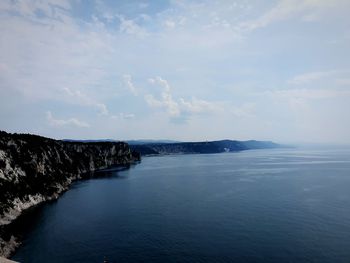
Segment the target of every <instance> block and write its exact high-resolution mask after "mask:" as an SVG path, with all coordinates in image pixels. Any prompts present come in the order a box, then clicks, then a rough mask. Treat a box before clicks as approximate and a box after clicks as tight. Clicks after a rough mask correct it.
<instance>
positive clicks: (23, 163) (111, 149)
mask: <svg viewBox="0 0 350 263" xmlns="http://www.w3.org/2000/svg"><path fill="white" fill-rule="evenodd" d="M139 160H140V155H139V154H137V153H136V152H133V151H132V150H131V149H130V148H129V145H128V144H127V143H124V142H93V143H92V142H86V143H85V142H67V141H59V140H53V139H49V138H44V137H40V136H35V135H29V134H9V133H6V132H2V131H0V255H5V256H7V255H8V254H9V253H10V251H9V250H11V248H9V247H8V245H9V244H11V243H12V247H13V246H15V245H16V242H15V240H14V239H13V237H11V236H10V237H8V240H6V242H5V241H4V240H3V239H4V238H3V239H1V234H2V233H3V232H4V231H3V229H4V226H5V225H7V224H9V223H11V222H12V221H13V220H14V219H16V218H17V217H18V216H19V215H20V214H21V212H22V211H23V210H25V209H27V208H29V207H32V206H34V205H37V204H39V203H41V202H44V201H47V200H52V199H56V198H57V197H58V196H59V194H60V193H61V192H63V191H65V190H66V189H67V188H68V186H69V185H70V184H71V183H72V182H73V181H74V180H77V179H81V178H88V177H90V176H91V175H92V173H91V172H93V171H95V170H99V169H105V168H109V167H112V166H128V165H130V164H131V163H133V162H135V161H139Z"/></svg>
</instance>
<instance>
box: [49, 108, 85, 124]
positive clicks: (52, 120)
mask: <svg viewBox="0 0 350 263" xmlns="http://www.w3.org/2000/svg"><path fill="white" fill-rule="evenodd" d="M46 119H47V121H48V122H49V124H50V125H51V126H54V127H63V126H70V127H78V128H88V127H90V125H89V124H88V123H86V122H83V121H80V120H78V119H76V118H70V119H67V120H63V119H55V118H54V117H53V116H52V113H51V112H50V111H48V112H46Z"/></svg>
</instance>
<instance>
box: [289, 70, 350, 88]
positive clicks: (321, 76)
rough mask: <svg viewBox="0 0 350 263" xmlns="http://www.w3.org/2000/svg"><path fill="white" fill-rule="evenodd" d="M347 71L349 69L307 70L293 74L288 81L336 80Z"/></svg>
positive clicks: (300, 83) (347, 72) (290, 82)
mask: <svg viewBox="0 0 350 263" xmlns="http://www.w3.org/2000/svg"><path fill="white" fill-rule="evenodd" d="M349 73H350V70H348V69H342V70H328V71H314V72H307V73H303V74H300V75H297V76H294V77H293V78H292V79H290V80H288V83H289V84H293V85H303V84H309V83H314V82H317V81H323V82H324V81H333V82H337V79H340V77H341V76H347V75H348V74H349Z"/></svg>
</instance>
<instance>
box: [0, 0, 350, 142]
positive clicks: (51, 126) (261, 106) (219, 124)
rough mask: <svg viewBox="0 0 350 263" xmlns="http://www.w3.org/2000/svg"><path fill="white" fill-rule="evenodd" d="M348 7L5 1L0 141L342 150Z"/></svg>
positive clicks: (1, 6)
mask: <svg viewBox="0 0 350 263" xmlns="http://www.w3.org/2000/svg"><path fill="white" fill-rule="evenodd" d="M349 10H350V2H349V1H347V0H333V1H328V0H299V1H293V0H271V1H257V0H252V1H244V0H241V1H226V0H222V1H185V0H170V1H126V0H125V1H112V0H106V1H102V0H86V1H79V0H47V1H39V0H32V1H29V0H18V1H11V0H2V1H1V2H0V34H1V36H2V37H1V40H0V105H1V106H0V118H1V122H0V130H5V131H7V132H17V133H33V134H38V135H42V136H46V137H51V138H57V139H117V140H135V139H140V138H141V139H146V140H148V139H155V140H159V139H162V140H164V139H167V140H179V141H205V140H220V139H233V140H250V139H254V140H269V141H274V142H278V143H293V144H295V143H316V144H320V143H321V144H338V145H340V144H344V145H349V144H350V118H349V116H347V115H348V113H350V51H349V46H350V30H349V28H350V17H349V15H348V13H349Z"/></svg>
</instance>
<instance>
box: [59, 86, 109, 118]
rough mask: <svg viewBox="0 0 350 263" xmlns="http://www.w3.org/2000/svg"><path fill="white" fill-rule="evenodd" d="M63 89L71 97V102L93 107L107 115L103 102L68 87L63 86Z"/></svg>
mask: <svg viewBox="0 0 350 263" xmlns="http://www.w3.org/2000/svg"><path fill="white" fill-rule="evenodd" d="M63 90H64V91H65V93H66V94H67V95H68V96H69V97H70V98H71V99H72V102H73V103H77V104H80V105H83V106H89V107H94V108H96V109H97V110H98V111H99V113H100V114H101V115H108V113H109V112H108V109H107V106H106V105H105V104H103V103H99V102H97V101H95V100H94V99H92V98H90V97H88V96H87V95H86V94H83V93H82V92H81V91H79V90H76V91H72V90H71V89H69V88H63Z"/></svg>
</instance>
